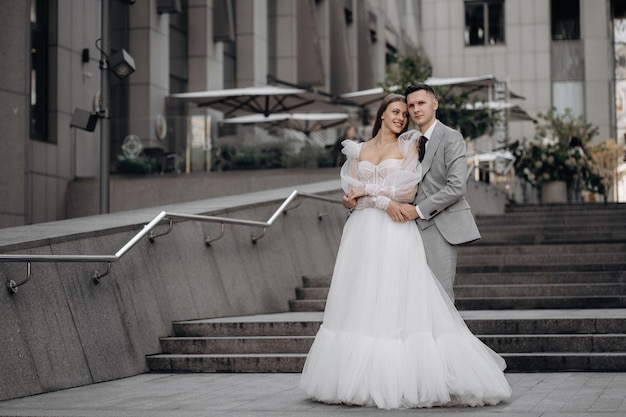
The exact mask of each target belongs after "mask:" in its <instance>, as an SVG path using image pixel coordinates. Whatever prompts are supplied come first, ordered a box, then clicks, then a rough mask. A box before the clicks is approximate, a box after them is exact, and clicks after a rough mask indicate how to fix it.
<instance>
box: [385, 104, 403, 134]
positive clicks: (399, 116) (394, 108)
mask: <svg viewBox="0 0 626 417" xmlns="http://www.w3.org/2000/svg"><path fill="white" fill-rule="evenodd" d="M382 119H383V128H384V129H386V130H389V131H391V132H393V133H395V134H396V135H397V134H399V133H400V132H402V129H404V127H405V126H406V124H407V123H408V122H409V115H408V113H407V106H406V103H405V102H404V101H394V102H393V103H389V105H388V106H387V108H386V109H385V111H384V112H383V115H382Z"/></svg>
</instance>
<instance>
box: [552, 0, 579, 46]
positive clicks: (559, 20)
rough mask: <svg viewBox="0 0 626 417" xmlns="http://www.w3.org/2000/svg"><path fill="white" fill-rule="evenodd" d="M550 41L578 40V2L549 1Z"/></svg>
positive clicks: (567, 0)
mask: <svg viewBox="0 0 626 417" xmlns="http://www.w3.org/2000/svg"><path fill="white" fill-rule="evenodd" d="M550 10H551V13H552V40H553V41H565V40H575V39H580V4H579V2H578V0H551V3H550Z"/></svg>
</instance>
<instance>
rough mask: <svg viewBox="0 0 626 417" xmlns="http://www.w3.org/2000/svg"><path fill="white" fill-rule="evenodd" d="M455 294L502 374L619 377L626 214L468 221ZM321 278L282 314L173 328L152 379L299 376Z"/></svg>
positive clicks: (324, 283)
mask: <svg viewBox="0 0 626 417" xmlns="http://www.w3.org/2000/svg"><path fill="white" fill-rule="evenodd" d="M478 223H479V227H480V230H481V233H482V235H483V238H482V239H481V240H479V241H477V242H474V243H472V244H469V245H466V246H463V247H462V248H460V252H459V260H458V268H457V281H456V286H455V294H456V296H457V298H456V304H457V308H458V309H459V311H460V312H461V314H462V316H463V317H464V319H465V320H466V322H467V324H468V326H469V328H470V329H471V330H472V332H473V333H474V334H476V335H477V336H478V337H479V338H480V339H481V340H483V342H484V343H486V344H487V345H488V346H490V347H492V348H493V349H494V350H495V351H497V352H498V353H500V354H501V355H502V356H503V357H504V358H505V359H506V360H507V365H508V370H509V371H524V372H528V371H566V370H574V371H598V370H606V371H626V258H625V257H624V256H623V254H624V253H625V249H626V205H619V204H610V205H600V204H598V205H595V204H588V205H578V206H567V205H563V206H558V205H555V206H511V207H509V208H508V209H507V213H506V214H504V215H502V216H490V217H484V218H479V219H478ZM329 285H330V277H328V276H322V277H304V278H303V286H302V287H300V288H297V289H296V298H295V299H294V300H290V301H289V307H290V310H291V311H290V312H287V313H278V314H268V315H258V316H246V317H231V318H221V319H207V320H192V321H181V322H176V323H174V334H175V336H173V337H166V338H163V339H161V346H162V349H163V353H161V354H158V355H151V356H148V358H147V360H148V365H149V367H150V369H151V370H152V371H156V372H300V370H301V369H302V366H303V364H304V360H305V357H306V352H307V351H308V349H309V347H310V345H311V343H312V341H313V338H314V335H315V333H316V332H317V329H318V328H319V325H320V323H321V320H322V311H323V309H324V305H325V300H326V296H327V294H328V288H329Z"/></svg>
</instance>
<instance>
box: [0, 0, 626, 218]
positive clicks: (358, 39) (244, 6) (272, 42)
mask: <svg viewBox="0 0 626 417" xmlns="http://www.w3.org/2000/svg"><path fill="white" fill-rule="evenodd" d="M625 2H626V1H625V0H573V1H572V0H465V1H464V0H19V1H9V0H2V1H0V57H2V59H0V74H2V76H1V77H0V126H1V129H0V135H1V136H0V143H1V144H2V145H1V146H2V148H1V149H2V152H0V171H1V175H0V190H1V192H2V195H3V196H4V198H2V199H1V200H0V228H2V227H10V226H17V225H22V224H30V223H39V222H46V221H54V220H59V219H64V218H67V217H68V216H71V213H70V212H69V211H68V206H69V203H68V199H69V198H70V196H69V191H68V190H70V188H71V185H72V184H73V183H76V182H77V181H81V180H84V179H94V178H100V187H101V188H102V187H104V186H108V181H107V178H106V176H107V175H108V174H109V173H110V174H111V175H116V174H118V173H119V172H120V171H119V170H120V166H121V165H120V161H121V160H123V159H124V158H125V156H127V155H129V154H130V155H132V154H133V153H134V152H135V153H136V152H139V151H141V152H142V153H144V154H150V155H152V156H154V158H155V160H157V161H158V163H159V165H160V166H159V168H160V169H161V170H165V169H166V168H167V164H168V163H169V162H168V161H170V160H169V159H168V158H169V157H170V156H172V155H173V156H174V157H175V158H174V164H181V165H182V166H183V171H185V172H193V171H195V170H199V171H202V170H203V169H206V164H207V160H206V158H205V155H204V154H203V152H207V149H210V143H207V142H205V143H195V142H194V140H190V139H189V131H190V130H191V129H192V128H191V127H190V126H189V124H188V123H189V116H199V117H200V118H204V120H205V125H204V129H205V131H206V133H205V135H204V136H203V137H204V139H203V140H204V141H207V140H209V139H210V137H211V136H212V135H213V136H214V135H219V134H220V132H219V131H218V130H217V129H216V128H215V126H216V123H214V122H215V121H216V120H219V118H220V117H221V115H220V114H219V113H215V112H213V111H211V110H208V109H206V108H202V109H199V108H194V107H193V106H189V105H187V104H185V103H178V102H172V101H170V100H168V98H167V97H168V96H169V95H170V94H172V93H179V92H190V91H205V90H215V89H224V88H235V87H247V86H258V85H265V84H268V83H272V82H280V83H284V84H292V85H306V86H311V87H313V88H315V89H317V90H319V91H324V92H327V93H330V94H334V95H337V94H341V93H345V92H351V91H357V90H365V89H369V88H373V87H376V86H378V83H380V82H382V81H383V80H384V78H385V74H386V68H387V65H388V64H389V62H390V59H391V57H392V56H393V54H394V53H399V54H410V53H413V52H415V51H416V50H417V49H418V48H420V47H421V48H422V49H423V51H424V52H425V54H426V55H427V57H428V58H429V59H430V61H431V63H432V67H433V76H436V77H460V76H479V75H484V74H493V75H495V76H496V78H497V79H498V80H501V81H504V82H506V85H508V87H509V89H510V90H511V91H514V92H515V93H517V94H519V95H522V96H524V97H525V100H522V101H520V102H519V103H520V105H521V106H523V108H524V109H525V110H526V111H527V112H528V113H530V114H532V115H536V113H537V112H540V111H541V112H545V111H546V110H548V109H550V108H551V107H552V106H554V107H556V108H557V109H559V110H564V109H565V108H571V109H572V110H573V111H574V112H575V113H576V114H580V115H583V116H584V117H585V118H586V120H587V121H588V122H590V123H593V124H595V125H597V126H598V127H599V128H600V135H599V139H608V138H616V139H618V141H620V143H623V141H624V139H623V136H624V130H623V129H624V128H623V126H622V124H621V120H622V118H621V115H622V112H621V110H620V109H621V104H620V103H621V101H619V100H618V101H617V106H616V97H617V98H618V99H620V98H621V97H622V96H621V95H620V94H616V91H617V92H619V91H621V90H620V89H619V88H620V87H621V86H622V84H623V81H622V79H626V75H624V74H625V73H626V72H625V71H624V70H623V67H624V66H626V64H624V62H626V53H624V54H622V52H621V51H622V44H623V43H624V42H625V41H626V38H622V37H621V35H620V33H621V32H620V29H621V22H622V20H621V19H622V18H624V17H626V13H625V9H626V6H625V5H624V3H625ZM103 10H106V13H103ZM103 16H106V17H108V18H107V19H103ZM103 26H105V27H103ZM103 46H104V47H103ZM121 51H126V52H127V54H128V55H130V56H131V59H132V60H133V61H134V66H135V71H134V72H133V73H132V74H130V76H128V77H127V78H124V79H119V78H117V77H115V76H113V75H112V74H111V71H110V68H108V66H110V63H111V61H112V58H113V57H114V56H117V55H119V54H120V53H121ZM102 76H105V77H107V84H106V88H105V91H104V94H102V91H101V89H102V87H103V83H102V81H101V77H102ZM493 94H494V97H495V96H496V95H497V91H494V92H493ZM505 99H508V98H506V97H505ZM77 110H82V111H85V112H87V113H91V114H96V115H98V116H106V117H105V118H102V117H96V119H97V120H94V121H95V123H96V127H95V129H92V130H93V131H87V130H84V129H82V128H77V127H75V126H74V127H72V126H70V125H71V124H72V120H73V116H76V114H77ZM624 125H626V123H624ZM92 127H93V126H92ZM505 132H506V133H505V137H504V140H505V142H506V141H513V140H517V139H522V138H532V137H533V135H534V125H533V124H532V123H529V122H519V123H517V122H510V123H509V124H508V126H507V128H506V131H505ZM102 136H103V137H104V138H105V140H104V141H101V137H102ZM207 138H208V139H207ZM477 146H479V147H480V146H483V147H484V148H485V150H487V148H489V147H493V141H489V140H488V141H486V142H485V143H484V144H483V145H481V144H479V143H477ZM194 147H196V148H197V149H200V152H193V149H194ZM107 165H108V167H107ZM175 169H178V165H177V166H176V167H175ZM103 173H106V174H103ZM107 192H108V191H107ZM94 195H97V194H93V195H90V196H89V197H86V198H91V199H93V198H94V197H93V196H94ZM71 198H74V199H75V198H80V196H78V197H77V196H75V195H74V196H72V197H71ZM102 198H103V197H102V191H101V192H100V199H101V200H102ZM100 209H101V211H100V212H103V211H102V210H103V206H102V202H101V204H100ZM104 212H106V210H105V211H104ZM91 214H97V211H96V212H93V213H91Z"/></svg>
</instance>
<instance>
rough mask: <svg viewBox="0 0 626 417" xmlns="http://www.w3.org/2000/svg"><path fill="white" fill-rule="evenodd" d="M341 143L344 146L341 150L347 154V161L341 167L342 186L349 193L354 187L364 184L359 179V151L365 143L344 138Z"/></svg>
mask: <svg viewBox="0 0 626 417" xmlns="http://www.w3.org/2000/svg"><path fill="white" fill-rule="evenodd" d="M341 145H342V146H343V149H342V150H341V152H342V153H343V154H344V155H346V162H344V164H343V166H342V167H341V174H340V175H341V188H343V192H344V193H346V194H348V193H349V192H350V191H352V189H353V188H356V187H363V186H364V184H363V182H362V181H359V153H360V152H361V146H362V145H363V143H362V142H360V143H357V142H355V141H353V140H344V141H343V142H341Z"/></svg>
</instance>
